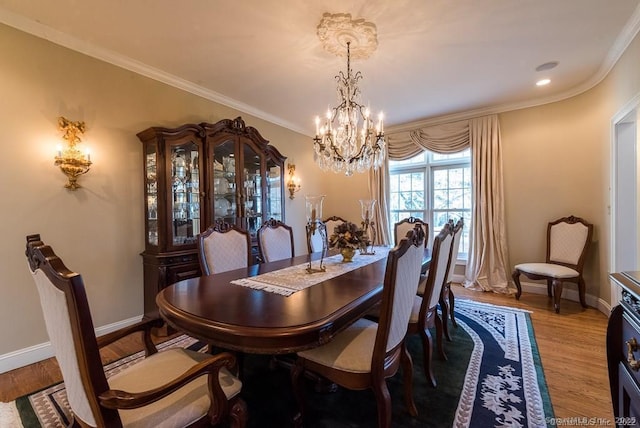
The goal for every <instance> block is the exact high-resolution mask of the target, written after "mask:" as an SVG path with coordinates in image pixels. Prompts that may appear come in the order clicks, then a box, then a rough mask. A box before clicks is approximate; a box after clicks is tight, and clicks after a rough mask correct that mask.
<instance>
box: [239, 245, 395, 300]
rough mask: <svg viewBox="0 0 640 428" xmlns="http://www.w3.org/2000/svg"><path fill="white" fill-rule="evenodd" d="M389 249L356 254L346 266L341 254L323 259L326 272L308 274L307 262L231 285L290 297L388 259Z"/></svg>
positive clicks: (315, 264) (380, 248)
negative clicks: (369, 253)
mask: <svg viewBox="0 0 640 428" xmlns="http://www.w3.org/2000/svg"><path fill="white" fill-rule="evenodd" d="M389 250H391V248H389V247H375V254H372V255H364V254H357V255H356V256H355V257H354V258H353V261H352V262H348V263H343V262H342V256H341V255H340V254H337V255H335V256H331V257H327V258H325V259H324V266H325V267H326V268H327V270H326V271H325V272H318V273H313V274H308V273H307V271H306V268H307V266H308V265H309V263H303V264H299V265H296V266H290V267H287V268H284V269H280V270H276V271H273V272H267V273H263V274H261V275H257V276H251V277H248V278H241V279H236V280H233V281H231V283H232V284H237V285H242V286H243V287H249V288H254V289H257V290H264V291H268V292H270V293H276V294H281V295H283V296H291V295H292V294H293V293H296V292H298V291H300V290H304V289H305V288H307V287H311V286H312V285H315V284H318V283H320V282H322V281H326V280H328V279H331V278H335V277H336V276H340V275H342V274H345V273H347V272H351V271H352V270H356V269H358V268H359V267H362V266H366V265H368V264H371V263H374V262H377V261H378V260H380V259H383V258H385V257H387V254H389ZM319 263H320V261H319V260H314V261H313V267H317V266H318V264H319Z"/></svg>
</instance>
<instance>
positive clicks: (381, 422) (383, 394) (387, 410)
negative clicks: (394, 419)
mask: <svg viewBox="0 0 640 428" xmlns="http://www.w3.org/2000/svg"><path fill="white" fill-rule="evenodd" d="M371 388H372V389H373V395H374V396H375V397H376V404H377V407H378V428H390V427H391V394H389V388H388V387H387V382H386V381H385V379H384V377H381V378H380V379H374V380H373V383H372V385H371Z"/></svg>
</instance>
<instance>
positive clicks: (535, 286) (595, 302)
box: [520, 281, 611, 316]
mask: <svg viewBox="0 0 640 428" xmlns="http://www.w3.org/2000/svg"><path fill="white" fill-rule="evenodd" d="M520 285H521V286H522V291H523V292H526V293H532V294H544V295H546V294H547V284H539V283H535V282H526V281H520ZM562 298H563V299H567V300H571V301H574V302H580V295H579V294H578V290H577V289H575V287H574V288H573V289H572V288H570V287H565V288H563V290H562ZM584 299H585V300H586V302H587V305H588V306H591V307H593V308H596V309H597V310H599V311H600V312H602V313H603V314H605V315H606V316H609V314H610V313H611V305H610V304H609V303H607V302H606V301H604V300H602V299H601V298H600V297H597V296H594V295H592V294H589V293H585V295H584Z"/></svg>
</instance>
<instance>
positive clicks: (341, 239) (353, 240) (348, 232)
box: [329, 221, 368, 262]
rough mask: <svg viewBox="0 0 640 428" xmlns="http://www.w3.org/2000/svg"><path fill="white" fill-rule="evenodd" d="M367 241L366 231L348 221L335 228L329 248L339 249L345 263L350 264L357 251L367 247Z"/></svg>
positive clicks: (330, 238)
mask: <svg viewBox="0 0 640 428" xmlns="http://www.w3.org/2000/svg"><path fill="white" fill-rule="evenodd" d="M367 241H368V239H367V237H366V236H365V233H364V230H363V229H360V228H358V226H356V225H355V224H354V223H351V222H349V221H347V222H344V223H342V224H339V225H338V226H336V227H335V228H334V230H333V234H332V235H331V236H330V237H329V246H330V247H331V248H338V249H339V250H340V254H342V259H343V261H345V262H350V261H352V259H353V256H354V255H355V253H356V250H357V249H362V248H366V247H367V245H368V242H367Z"/></svg>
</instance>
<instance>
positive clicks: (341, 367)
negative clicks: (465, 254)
mask: <svg viewBox="0 0 640 428" xmlns="http://www.w3.org/2000/svg"><path fill="white" fill-rule="evenodd" d="M423 241H424V234H423V233H420V232H414V231H410V232H408V233H407V238H406V239H403V240H402V241H401V242H400V244H399V245H398V246H397V247H396V248H394V249H393V250H391V251H390V252H389V255H388V258H387V266H386V272H385V278H384V285H383V290H382V301H381V308H380V319H379V322H377V323H376V322H374V321H370V320H368V319H365V318H361V319H360V320H358V321H356V322H355V323H354V324H352V325H350V326H349V327H347V328H346V329H345V330H343V331H341V332H340V333H338V334H337V335H336V336H335V337H334V338H333V340H331V341H330V342H329V343H327V344H324V345H322V346H320V347H317V348H313V349H309V350H307V351H301V352H298V359H297V360H296V363H295V364H294V366H293V369H292V374H291V378H292V383H293V387H294V393H295V396H296V400H297V402H298V406H299V413H298V415H297V416H296V418H295V422H296V424H297V426H300V425H301V424H302V418H303V416H304V397H303V387H302V378H303V376H302V374H303V372H304V371H305V370H309V371H311V372H313V373H316V374H319V375H321V376H323V377H325V378H327V379H329V380H330V381H332V382H334V383H336V384H338V385H340V386H342V387H344V388H348V389H353V390H363V389H368V388H370V389H372V390H373V393H374V396H375V397H376V404H377V409H378V426H379V427H390V426H391V397H390V396H389V390H388V388H387V384H386V381H385V379H387V378H389V377H391V376H393V375H395V373H396V372H397V371H398V368H399V366H400V365H402V373H403V382H404V390H405V394H404V395H405V403H406V405H407V407H408V410H409V412H410V413H411V414H412V415H414V416H415V415H417V410H416V408H415V404H414V401H413V397H412V393H411V390H412V387H413V384H412V382H413V380H412V377H413V376H412V374H413V363H412V362H411V357H410V356H409V353H408V351H407V349H406V344H405V336H406V332H407V325H408V322H409V317H410V315H411V308H412V305H413V299H414V297H415V295H416V290H417V287H418V277H419V276H420V269H421V267H422V257H423V253H424V243H423Z"/></svg>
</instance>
